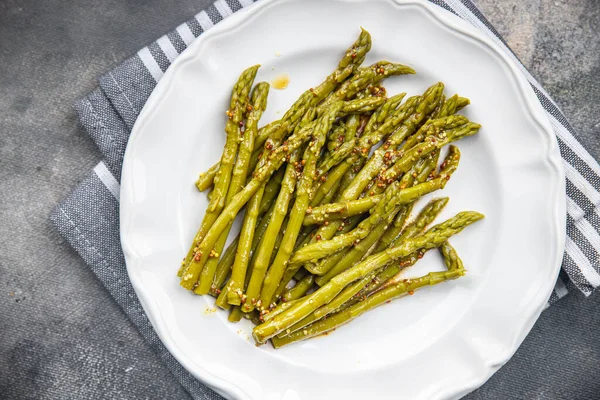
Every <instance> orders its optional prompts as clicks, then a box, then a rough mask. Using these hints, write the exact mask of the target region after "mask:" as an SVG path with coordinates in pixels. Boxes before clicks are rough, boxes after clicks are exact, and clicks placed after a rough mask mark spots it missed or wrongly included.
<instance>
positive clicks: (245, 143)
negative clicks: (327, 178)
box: [194, 82, 270, 294]
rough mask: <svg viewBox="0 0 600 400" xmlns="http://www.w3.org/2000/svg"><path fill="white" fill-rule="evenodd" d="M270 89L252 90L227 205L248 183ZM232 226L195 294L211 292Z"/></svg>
mask: <svg viewBox="0 0 600 400" xmlns="http://www.w3.org/2000/svg"><path fill="white" fill-rule="evenodd" d="M269 88H270V86H269V84H268V83H266V82H260V83H258V84H257V85H256V86H255V87H254V89H253V90H252V94H251V96H250V103H249V105H248V106H246V109H247V110H248V109H249V110H250V111H249V112H248V114H247V119H246V124H245V130H244V131H240V135H241V136H242V141H241V144H240V145H239V151H238V155H237V160H236V162H235V166H234V167H233V172H232V174H231V183H230V186H229V189H228V190H227V197H226V198H225V205H227V204H229V203H230V202H231V199H232V198H233V196H235V195H236V194H237V193H238V192H239V191H240V190H241V189H242V188H243V187H244V184H245V183H246V175H247V174H248V167H249V164H250V156H251V155H252V151H253V150H254V140H255V138H256V135H257V132H258V121H259V120H260V118H261V116H262V114H263V112H264V111H265V109H266V108H267V97H268V96H269ZM263 193H264V190H263ZM256 201H259V204H258V206H259V210H258V211H257V217H258V214H259V213H260V201H262V197H261V198H260V199H256ZM231 226H232V223H230V224H229V225H228V226H227V228H225V230H224V231H223V233H221V236H220V237H219V239H218V240H217V243H216V244H215V246H214V248H213V251H214V253H215V254H217V256H216V257H213V258H210V259H209V260H208V261H207V262H206V265H205V267H204V268H203V269H202V273H201V274H200V280H199V281H198V286H197V287H196V288H195V289H194V293H196V294H207V293H208V292H209V290H210V287H211V284H212V282H213V278H214V276H215V271H216V269H217V265H218V263H219V256H218V255H219V254H220V253H221V252H222V251H223V248H224V247H225V242H226V241H227V237H228V236H229V231H230V230H231Z"/></svg>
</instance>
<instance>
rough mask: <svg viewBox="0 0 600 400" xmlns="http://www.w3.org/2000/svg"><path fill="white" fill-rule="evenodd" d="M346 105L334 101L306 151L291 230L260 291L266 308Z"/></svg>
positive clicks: (290, 223)
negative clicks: (329, 139) (327, 141)
mask: <svg viewBox="0 0 600 400" xmlns="http://www.w3.org/2000/svg"><path fill="white" fill-rule="evenodd" d="M343 106H344V102H338V103H334V104H332V105H331V106H330V107H329V108H328V109H327V111H326V112H325V113H324V114H323V115H322V116H321V117H319V119H318V120H317V123H316V126H315V128H314V131H313V140H312V141H311V142H310V143H309V144H308V146H307V147H306V150H305V151H304V157H303V160H302V164H304V169H303V171H302V176H301V178H300V180H299V183H298V191H297V194H296V201H295V202H294V206H293V207H292V210H291V212H290V216H289V221H288V225H287V229H286V231H285V233H284V235H283V239H282V241H281V245H280V247H279V250H278V251H277V255H276V256H275V259H274V260H273V263H272V264H271V266H270V267H269V270H268V271H267V275H266V276H265V279H264V284H263V286H262V290H261V293H260V301H261V303H262V306H263V307H269V306H270V304H271V302H272V301H273V296H274V294H275V291H276V290H277V287H278V286H279V283H280V281H281V278H282V277H283V274H284V272H285V268H286V266H287V264H288V262H289V259H290V256H291V254H292V251H293V250H294V245H295V243H296V240H297V238H298V234H299V233H300V229H301V228H302V221H303V220H304V215H305V214H306V209H307V208H308V205H309V202H310V195H311V189H312V184H313V180H314V179H315V178H316V170H317V159H318V157H319V154H320V152H321V149H322V148H323V145H324V144H325V138H326V137H327V132H329V129H330V128H331V125H332V124H333V121H334V120H335V117H336V116H337V115H338V113H339V111H340V109H341V108H342V107H343Z"/></svg>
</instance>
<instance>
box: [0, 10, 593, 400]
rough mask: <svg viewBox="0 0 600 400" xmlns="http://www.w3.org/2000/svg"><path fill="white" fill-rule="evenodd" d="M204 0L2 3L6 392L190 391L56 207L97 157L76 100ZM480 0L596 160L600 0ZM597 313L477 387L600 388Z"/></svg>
mask: <svg viewBox="0 0 600 400" xmlns="http://www.w3.org/2000/svg"><path fill="white" fill-rule="evenodd" d="M208 3H209V1H206V0H147V1H142V0H135V1H133V0H104V1H92V0H62V1H61V0H44V1H40V0H2V1H0V237H1V239H0V327H1V328H0V329H1V331H0V332H1V334H0V398H3V399H79V398H111V399H112V398H115V399H146V398H151V399H159V398H160V399H163V398H171V399H179V398H187V394H186V393H185V392H184V391H182V389H181V388H180V386H179V385H178V383H177V382H176V381H175V379H174V378H173V377H172V376H171V374H170V373H169V371H167V370H166V368H165V367H163V366H162V365H161V363H160V362H159V361H158V358H157V357H156V356H155V355H154V354H153V353H151V351H150V350H149V349H148V348H147V347H146V345H145V344H144V342H143V341H142V339H141V337H140V336H139V335H138V333H137V331H136V330H135V329H134V327H133V326H132V325H131V324H130V323H129V321H128V320H127V319H126V317H125V315H124V314H123V313H122V312H121V310H120V309H119V308H118V307H117V306H116V305H115V304H114V302H113V301H112V299H111V298H110V297H109V295H108V293H107V292H106V291H105V290H104V289H103V288H102V287H101V285H100V284H99V282H98V281H97V280H96V278H95V277H94V276H93V274H92V273H91V271H90V270H89V269H88V268H87V267H86V266H85V265H84V264H83V262H82V261H81V259H80V258H79V257H78V256H77V254H75V252H73V251H72V250H71V249H70V247H69V246H68V245H67V244H66V243H64V242H63V241H62V240H61V238H60V237H59V236H58V235H57V233H56V232H55V231H54V229H53V228H52V226H51V225H50V223H49V221H48V214H49V213H50V211H51V210H52V208H53V207H54V206H55V205H56V204H57V203H58V202H59V201H60V200H61V199H62V198H64V197H65V196H66V195H67V194H68V193H69V191H70V190H71V188H72V187H73V186H74V185H75V184H76V183H77V182H78V181H79V180H80V179H81V178H82V177H83V176H84V174H85V173H86V172H87V171H88V170H89V169H90V168H92V167H93V166H94V165H95V164H96V163H97V161H98V160H99V158H100V155H99V152H98V151H97V150H96V148H95V147H94V145H93V143H92V141H91V140H90V139H88V137H87V136H86V135H85V133H84V132H83V131H82V130H81V128H80V127H79V126H78V124H77V121H76V119H75V114H74V112H73V110H72V108H71V104H72V102H73V101H74V100H75V99H77V98H78V97H80V96H83V95H84V94H86V93H87V92H89V91H90V90H92V89H93V87H94V86H95V78H96V77H97V76H98V75H100V74H102V73H104V72H106V71H108V70H109V69H110V68H112V67H113V66H115V65H116V64H117V63H119V62H120V61H121V60H123V59H125V58H126V57H128V56H130V55H131V54H133V53H134V52H135V51H136V50H138V49H139V48H140V47H141V46H143V45H144V44H147V43H149V42H151V41H152V40H154V39H156V38H157V37H158V36H160V35H161V34H163V33H165V32H167V31H169V30H171V29H172V28H173V27H175V26H176V25H178V24H179V23H180V22H182V21H184V20H186V19H188V17H189V16H191V15H193V14H195V13H196V12H198V11H199V10H200V9H202V8H203V7H204V6H205V5H207V4H208ZM476 3H477V5H478V6H479V7H480V8H481V9H482V11H483V12H484V14H485V15H486V16H487V17H488V18H489V19H490V20H491V21H492V23H493V24H494V25H495V26H496V27H497V29H498V30H499V31H500V32H501V33H502V34H503V35H504V36H505V38H506V40H507V41H508V43H509V45H510V46H511V47H512V48H513V49H514V50H515V52H516V53H517V54H518V55H519V57H520V58H521V59H522V60H523V62H524V63H525V65H526V66H527V67H528V68H529V69H530V71H531V72H532V74H533V75H534V76H535V77H536V78H537V79H538V80H539V81H540V82H541V83H542V84H543V85H544V86H545V87H546V89H547V90H548V92H549V93H550V94H551V95H552V96H553V97H554V99H555V100H556V101H557V102H558V103H559V105H560V106H561V107H562V109H563V110H564V111H565V113H566V115H567V116H568V117H569V118H570V120H571V122H572V123H573V125H574V126H575V128H576V129H577V130H578V131H579V132H580V134H581V137H580V139H581V140H582V141H583V142H584V144H585V145H586V146H587V147H588V148H589V149H590V150H591V152H592V154H593V155H594V156H595V157H597V158H599V157H600V137H599V135H600V60H599V56H598V54H600V28H599V27H600V2H598V1H596V0H579V1H575V0H573V1H568V2H565V1H550V0H532V1H527V2H520V1H517V0H508V1H504V2H495V1H493V0H478V1H476ZM599 326H600V295H599V294H598V293H596V294H595V295H592V296H591V297H590V298H588V299H584V298H583V297H582V296H580V295H578V294H571V295H569V296H568V297H567V298H565V299H563V300H561V301H560V302H559V303H558V304H556V305H555V306H553V307H551V308H550V309H549V310H547V311H545V312H544V313H543V315H542V317H541V318H540V320H539V321H538V322H537V324H536V326H535V327H534V328H533V330H532V332H531V334H530V335H529V337H528V338H527V339H526V341H525V343H524V344H523V346H521V348H520V349H519V351H518V352H517V354H516V355H515V357H513V359H512V360H511V361H510V362H509V363H508V364H507V365H506V366H505V367H504V368H502V370H501V371H500V372H498V373H497V374H496V375H495V376H494V377H493V378H492V379H491V380H490V381H489V382H488V383H487V384H486V385H484V386H483V387H482V388H481V389H479V390H478V391H476V392H475V393H474V394H472V395H470V396H469V397H468V398H469V399H471V400H473V399H486V400H487V399H552V400H554V399H597V398H600V395H598V393H600V381H598V376H600V330H599V329H598V327H599Z"/></svg>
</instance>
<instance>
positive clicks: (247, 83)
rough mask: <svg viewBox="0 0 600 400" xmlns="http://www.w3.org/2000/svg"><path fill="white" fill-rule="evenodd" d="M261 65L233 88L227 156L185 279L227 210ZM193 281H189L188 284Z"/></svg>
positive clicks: (188, 258)
mask: <svg viewBox="0 0 600 400" xmlns="http://www.w3.org/2000/svg"><path fill="white" fill-rule="evenodd" d="M258 68H259V65H254V66H252V67H250V68H248V69H246V70H244V71H243V72H242V74H241V75H240V77H239V79H238V81H237V82H236V83H235V86H234V87H233V91H232V94H231V101H230V104H229V110H228V117H229V118H228V119H227V124H226V125H225V132H227V140H226V141H225V147H224V149H223V155H222V156H221V161H220V163H219V170H218V171H217V173H216V175H215V178H214V179H215V188H214V190H213V193H212V196H211V201H210V203H209V204H208V209H207V210H206V213H205V214H204V218H203V219H202V224H201V225H200V229H198V232H197V233H196V236H195V237H194V240H193V242H192V245H191V246H190V250H189V251H188V253H187V255H186V257H185V260H184V263H185V265H186V267H185V268H184V270H183V271H182V276H184V277H185V276H188V275H189V273H188V272H187V271H188V270H189V268H190V264H191V263H192V262H193V261H194V259H198V258H200V256H201V255H200V253H199V244H200V243H201V241H202V240H203V239H204V236H205V235H206V234H207V233H208V231H209V229H210V228H211V226H212V225H213V223H214V222H215V221H216V219H217V218H218V216H219V214H220V213H221V211H222V210H223V208H224V207H225V200H226V196H227V190H228V189H229V183H230V181H231V173H232V170H233V166H234V162H235V157H236V154H237V151H238V141H239V140H238V138H239V135H240V126H239V123H240V122H242V119H243V117H244V112H245V110H246V105H247V104H248V96H249V94H250V89H251V88H252V83H253V82H254V77H255V76H256V72H257V71H258ZM197 279H198V275H197V274H195V276H192V280H193V282H190V283H189V284H188V285H187V286H188V289H191V288H192V287H193V286H194V285H195V283H196V281H197ZM189 280H190V279H189V278H188V281H189Z"/></svg>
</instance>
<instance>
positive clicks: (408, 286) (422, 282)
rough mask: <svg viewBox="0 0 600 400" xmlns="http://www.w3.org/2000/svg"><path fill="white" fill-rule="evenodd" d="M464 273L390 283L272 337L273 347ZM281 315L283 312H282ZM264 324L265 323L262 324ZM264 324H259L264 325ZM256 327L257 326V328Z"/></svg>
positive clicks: (443, 274) (281, 345) (294, 340)
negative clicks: (301, 326)
mask: <svg viewBox="0 0 600 400" xmlns="http://www.w3.org/2000/svg"><path fill="white" fill-rule="evenodd" d="M463 275H464V270H452V271H442V272H430V273H428V274H427V275H425V276H422V277H419V278H412V279H410V280H408V279H407V280H406V281H400V282H397V283H395V284H394V285H390V286H389V287H386V288H385V289H382V290H381V291H378V292H376V293H374V294H373V295H371V296H369V297H367V298H366V299H365V300H364V301H360V302H358V303H356V304H354V305H352V306H350V307H348V308H346V309H344V310H342V311H340V312H338V313H335V314H332V315H330V316H328V318H327V319H321V320H319V321H317V322H315V323H313V324H311V325H308V326H306V327H304V328H303V329H299V330H297V331H295V332H292V333H290V334H289V335H287V336H284V337H281V338H279V337H275V338H272V343H273V347H275V348H276V349H277V348H280V347H283V346H285V345H288V344H290V343H294V342H298V341H300V340H305V339H309V338H311V337H314V336H318V335H321V334H323V333H326V332H329V331H331V330H333V329H335V328H337V327H339V326H341V325H343V324H345V323H348V322H350V321H352V320H353V319H355V318H358V317H359V316H361V315H362V314H364V313H365V312H367V311H369V310H372V309H373V308H375V307H377V306H379V305H381V304H384V303H387V302H388V301H390V300H394V299H396V298H398V297H401V296H404V295H406V294H413V293H414V292H415V291H417V290H419V289H421V288H423V287H426V286H433V285H437V284H438V283H442V282H445V281H447V280H450V279H457V278H459V277H461V276H463ZM280 315H281V314H280ZM262 325H264V324H262ZM262 325H259V327H260V326H262ZM255 329H256V328H255Z"/></svg>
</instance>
